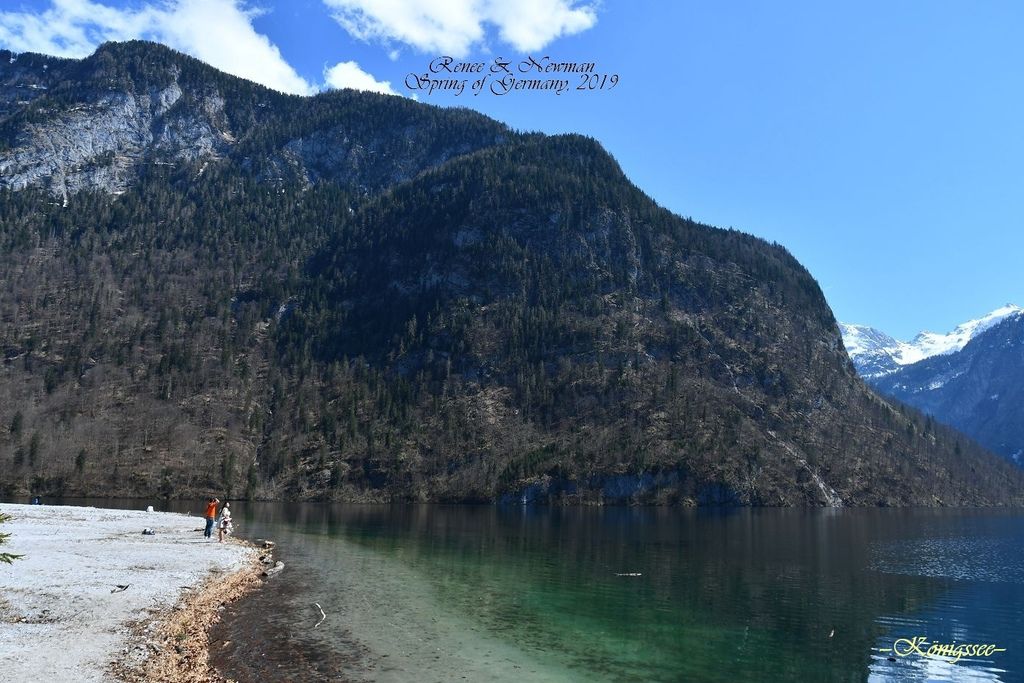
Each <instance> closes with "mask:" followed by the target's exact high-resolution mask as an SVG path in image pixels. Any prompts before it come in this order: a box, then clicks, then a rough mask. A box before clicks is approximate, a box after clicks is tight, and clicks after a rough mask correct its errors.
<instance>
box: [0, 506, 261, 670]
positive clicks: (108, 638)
mask: <svg viewBox="0 0 1024 683" xmlns="http://www.w3.org/2000/svg"><path fill="white" fill-rule="evenodd" d="M0 512H4V513H6V514H8V515H10V516H11V518H12V519H11V520H10V521H9V522H7V523H5V524H4V525H3V529H2V530H3V531H4V532H6V533H10V534H11V538H10V540H9V542H8V544H7V545H5V546H4V550H5V551H6V552H12V553H15V554H20V555H24V558H23V559H19V560H16V561H15V563H14V564H12V565H0V671H4V673H5V676H8V677H9V679H10V680H35V679H40V680H51V681H69V682H70V681H75V682H78V681H83V682H86V681H102V682H107V681H115V680H120V681H129V682H133V681H143V680H167V681H215V680H221V679H220V677H219V676H218V675H217V674H216V672H215V671H214V670H213V669H212V668H211V666H210V664H209V640H208V638H209V631H210V627H211V626H212V625H213V623H214V622H215V621H217V620H218V619H219V613H220V610H221V608H222V607H223V605H225V604H227V603H229V602H232V601H233V600H236V599H238V598H239V597H241V596H242V595H245V594H247V593H248V592H250V591H251V590H253V589H254V588H255V587H257V586H258V585H259V583H260V579H259V575H260V571H261V569H262V566H261V565H260V564H259V560H258V555H259V552H258V551H257V549H256V548H255V547H254V546H252V545H250V544H248V543H245V542H243V541H239V540H236V539H229V541H228V542H226V543H223V544H221V543H218V542H217V541H216V539H214V540H210V541H208V540H206V539H204V538H203V536H202V526H203V518H202V517H201V516H190V515H185V514H180V513H169V512H152V513H149V512H143V511H135V510H109V509H102V508H91V507H73V506H46V505H14V504H0ZM144 528H149V529H152V530H153V531H154V533H153V534H152V535H143V534H142V530H143V529H144Z"/></svg>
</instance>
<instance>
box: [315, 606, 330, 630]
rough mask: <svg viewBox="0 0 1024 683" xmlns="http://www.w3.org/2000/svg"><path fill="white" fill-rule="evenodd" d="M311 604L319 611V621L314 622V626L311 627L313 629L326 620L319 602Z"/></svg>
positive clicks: (325, 614)
mask: <svg viewBox="0 0 1024 683" xmlns="http://www.w3.org/2000/svg"><path fill="white" fill-rule="evenodd" d="M313 604H314V605H316V608H317V609H318V610H320V621H318V622H316V624H315V625H314V626H313V628H316V627H317V626H319V625H320V624H322V623H324V620H325V619H326V618H327V613H326V612H324V608H323V607H321V606H320V603H319V602H314V603H313Z"/></svg>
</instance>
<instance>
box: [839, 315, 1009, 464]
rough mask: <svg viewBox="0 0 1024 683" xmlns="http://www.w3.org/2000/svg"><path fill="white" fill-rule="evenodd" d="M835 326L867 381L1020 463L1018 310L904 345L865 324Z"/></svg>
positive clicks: (977, 320)
mask: <svg viewBox="0 0 1024 683" xmlns="http://www.w3.org/2000/svg"><path fill="white" fill-rule="evenodd" d="M839 328H840V330H841V331H842V333H843V342H844V344H845V345H846V349H847V352H848V353H849V354H850V358H851V359H852V360H853V363H854V366H855V367H856V368H857V371H858V372H859V373H860V375H861V376H862V377H863V378H864V379H865V380H866V381H867V382H868V383H869V384H871V385H872V386H874V387H875V388H876V389H878V390H879V391H881V392H882V393H884V394H886V395H888V396H892V397H893V398H896V399H899V400H900V401H903V402H904V403H907V404H909V405H912V406H914V407H916V408H919V409H921V410H923V411H924V412H925V413H928V414H930V415H933V416H934V417H935V418H936V419H938V420H940V421H941V422H944V423H945V424H948V425H950V426H952V427H955V428H957V429H959V430H960V431H962V432H964V433H965V434H967V435H969V436H971V437H973V438H975V439H977V440H978V441H979V442H980V443H981V444H983V445H985V446H987V447H988V448H990V449H992V450H993V451H995V452H997V453H1000V454H1002V455H1004V456H1006V457H1008V458H1010V459H1011V460H1013V461H1015V462H1017V463H1019V464H1024V462H1022V461H1024V309H1022V308H1021V307H1019V306H1015V305H1013V304H1007V305H1005V306H1002V307H1001V308H998V309H996V310H994V311H992V312H991V313H989V314H988V315H985V316H982V317H980V318H977V319H975V320H969V321H967V322H965V323H963V324H961V325H958V326H957V327H956V329H954V330H953V331H952V332H949V333H947V334H936V333H934V332H922V333H920V334H918V335H917V336H916V337H914V339H913V340H911V341H909V342H904V341H899V340H896V339H893V338H892V337H891V336H889V335H887V334H885V333H884V332H881V331H879V330H876V329H874V328H872V327H867V326H864V325H849V324H844V323H840V325H839Z"/></svg>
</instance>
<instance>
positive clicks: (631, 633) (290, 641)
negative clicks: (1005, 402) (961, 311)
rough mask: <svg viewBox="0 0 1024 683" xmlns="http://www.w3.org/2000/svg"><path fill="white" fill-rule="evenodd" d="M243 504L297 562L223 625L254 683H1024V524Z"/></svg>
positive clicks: (220, 636) (779, 514)
mask: <svg viewBox="0 0 1024 683" xmlns="http://www.w3.org/2000/svg"><path fill="white" fill-rule="evenodd" d="M236 506H237V508H238V511H237V512H236V513H235V518H236V519H237V520H238V521H239V527H240V532H241V533H242V534H243V535H248V536H252V537H256V536H261V537H269V538H273V539H275V540H276V541H277V542H278V544H279V549H280V555H281V556H282V559H284V560H285V562H286V563H287V568H286V570H285V572H284V573H282V574H281V575H279V576H278V577H275V578H274V579H272V580H270V581H269V582H268V583H267V586H266V588H265V589H264V590H263V591H261V592H260V593H258V594H257V595H256V596H254V597H253V598H251V599H249V600H247V601H245V602H243V603H241V604H240V605H237V606H235V607H232V608H230V609H229V611H228V614H227V618H226V619H225V622H224V623H223V624H222V625H221V626H219V627H218V628H217V629H216V630H215V632H214V638H215V643H214V651H215V663H216V664H217V665H218V666H219V667H220V668H221V669H222V671H223V672H224V673H226V674H228V675H229V676H234V677H237V678H239V679H241V680H253V679H258V678H267V677H269V678H277V679H288V680H353V681H362V680H373V681H461V680H470V681H478V680H497V681H501V680H508V681H524V680H527V681H534V680H535V681H723V682H724V681H730V682H731V681H865V680H869V681H928V680H955V681H1019V680H1024V624H1022V623H1021V618H1020V617H1021V615H1022V614H1024V516H1022V515H1021V513H1019V512H998V511H997V512H988V511H948V510H917V511H907V510H838V511H836V510H809V511H802V510H735V511H729V512H723V513H709V512H699V511H691V510H679V509H637V508H582V509H579V508H532V507H527V508H520V507H509V508H500V507H498V508H496V507H465V506H413V505H406V506H351V505H311V504H301V505H295V504H254V505H244V504H241V503H238V504H235V505H233V506H232V507H233V508H235V507H236ZM314 603H319V605H320V607H322V609H323V611H324V613H326V615H327V616H326V619H324V620H323V622H322V623H320V624H319V625H317V622H319V621H320V620H321V612H320V608H318V607H317V606H316V605H315V604H314ZM919 636H920V637H926V638H927V639H928V641H929V642H940V643H952V642H955V643H957V644H964V643H993V644H995V645H997V646H998V647H1000V648H1005V651H1002V652H996V653H993V654H991V655H990V656H987V657H973V658H965V659H961V660H960V661H959V662H956V663H950V662H949V661H948V659H943V658H929V657H923V656H920V655H916V654H910V655H909V656H896V655H895V653H893V652H890V651H889V650H891V649H892V648H893V646H894V643H895V641H897V639H900V638H908V639H911V638H914V637H919Z"/></svg>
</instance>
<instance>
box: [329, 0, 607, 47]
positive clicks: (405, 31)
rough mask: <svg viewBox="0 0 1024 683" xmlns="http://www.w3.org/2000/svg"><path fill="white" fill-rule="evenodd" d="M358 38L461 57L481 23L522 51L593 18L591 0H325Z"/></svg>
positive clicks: (480, 34) (478, 35) (480, 35)
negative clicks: (400, 43) (585, 1)
mask: <svg viewBox="0 0 1024 683" xmlns="http://www.w3.org/2000/svg"><path fill="white" fill-rule="evenodd" d="M323 2H324V4H325V5H327V6H328V7H329V8H330V9H331V11H332V15H333V16H334V18H335V19H336V20H337V21H338V23H339V24H341V26H342V27H343V28H344V29H345V30H346V31H348V32H349V33H350V34H351V35H352V36H354V37H356V38H359V39H360V40H367V41H369V40H378V41H381V42H384V43H389V42H391V41H398V42H402V43H406V44H408V45H411V46H413V47H415V48H417V49H419V50H422V51H424V52H443V53H445V54H449V55H452V56H454V57H464V56H465V55H466V54H467V53H468V52H469V51H470V49H471V48H472V47H473V46H474V45H475V44H477V43H480V42H482V41H483V40H484V38H485V34H486V30H485V26H488V25H489V26H493V27H495V28H497V29H498V37H499V38H500V39H501V40H502V41H503V42H505V43H507V44H509V45H511V46H512V47H514V48H515V49H517V50H519V51H521V52H529V51H532V50H539V49H541V48H543V47H544V46H545V45H547V44H548V43H550V42H551V41H552V40H554V39H556V38H558V37H560V36H563V35H571V34H574V33H579V32H580V31H585V30H586V29H588V28H590V27H592V26H593V25H594V24H595V23H597V13H596V11H595V8H594V4H586V3H584V4H581V3H579V2H577V0H517V1H516V2H512V1H511V0H323Z"/></svg>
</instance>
